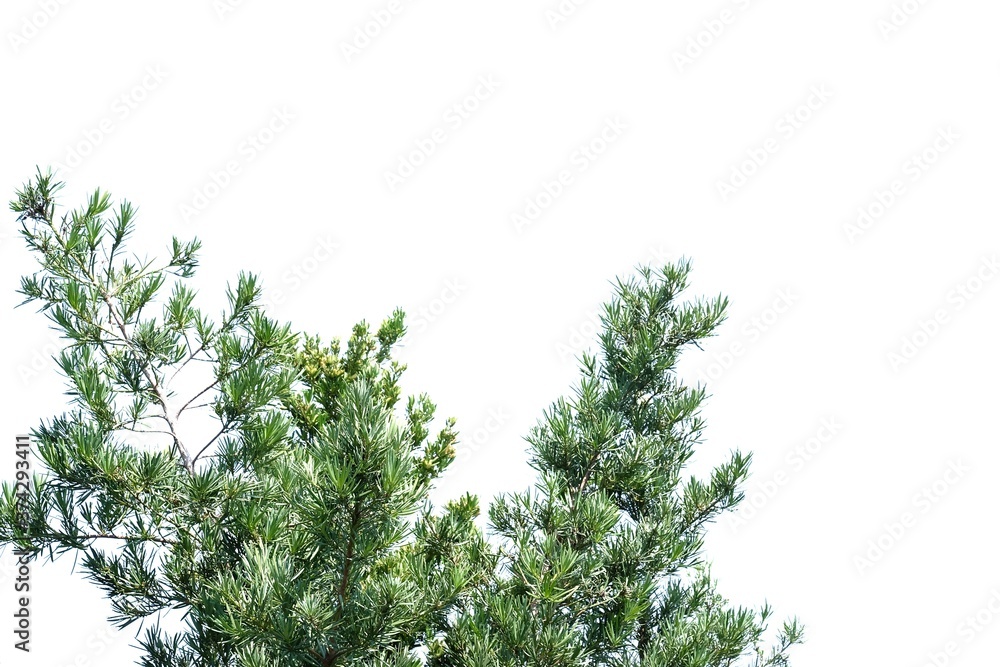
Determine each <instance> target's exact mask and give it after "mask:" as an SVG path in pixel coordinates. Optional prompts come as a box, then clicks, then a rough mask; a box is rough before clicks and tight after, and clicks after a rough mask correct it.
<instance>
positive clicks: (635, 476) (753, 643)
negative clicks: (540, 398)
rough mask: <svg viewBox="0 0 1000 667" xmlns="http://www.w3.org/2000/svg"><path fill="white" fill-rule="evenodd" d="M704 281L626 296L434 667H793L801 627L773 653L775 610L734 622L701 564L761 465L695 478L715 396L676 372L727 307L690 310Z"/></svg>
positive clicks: (502, 521) (680, 277)
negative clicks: (691, 292)
mask: <svg viewBox="0 0 1000 667" xmlns="http://www.w3.org/2000/svg"><path fill="white" fill-rule="evenodd" d="M690 270H691V265H690V262H688V261H685V260H682V261H680V262H678V263H676V264H672V265H668V266H666V267H665V268H663V269H662V270H657V271H654V270H652V269H650V268H648V267H643V268H641V269H640V271H639V275H638V276H637V277H635V278H633V279H631V280H628V281H618V282H617V284H616V286H615V293H614V296H613V298H612V299H611V300H610V301H609V302H608V303H607V304H606V305H605V307H604V312H603V313H602V315H601V322H602V333H601V336H600V355H599V357H597V356H592V355H584V356H583V359H582V362H581V376H582V377H581V379H580V382H579V384H578V385H577V386H576V388H575V390H574V392H573V394H572V396H571V397H569V398H560V399H559V400H557V401H556V402H555V403H554V404H553V405H552V406H551V407H550V408H549V409H548V411H547V412H546V413H545V415H544V417H543V418H542V419H541V420H540V422H539V423H538V425H537V426H536V427H535V428H534V430H533V432H532V433H531V435H530V437H529V438H528V441H529V443H530V446H531V447H530V452H531V464H532V466H533V467H534V468H535V469H536V470H537V471H538V481H537V483H536V485H535V489H534V490H533V492H526V493H520V494H511V495H507V496H505V497H501V498H499V499H497V501H496V502H495V503H494V504H493V506H492V508H491V510H490V519H491V524H492V527H493V529H494V531H495V534H496V536H497V537H498V538H499V543H500V544H499V548H498V550H499V554H500V556H501V558H500V561H499V563H498V565H499V567H498V568H497V570H496V576H495V577H494V578H493V580H492V581H491V582H490V585H489V586H486V587H482V588H480V589H477V590H476V592H475V594H474V595H473V596H472V600H471V603H469V604H467V605H463V606H462V609H461V611H460V613H459V615H458V616H457V617H456V620H455V621H454V623H453V626H452V628H451V629H450V632H449V634H448V638H447V641H446V642H439V643H437V644H435V645H434V646H433V656H434V659H433V660H432V662H431V664H432V665H435V666H436V667H458V666H462V667H473V666H475V667H486V666H487V665H490V666H498V665H503V666H507V665H510V666H514V665H531V666H537V667H543V666H544V667H569V666H571V665H572V666H578V665H606V666H609V667H610V666H613V667H639V666H642V667H653V666H654V665H655V666H657V667H710V666H711V667H715V666H729V665H742V664H746V665H753V666H754V667H767V666H784V665H787V650H788V649H789V648H790V647H791V646H792V645H793V644H796V643H799V642H800V641H801V639H802V628H801V627H800V626H799V624H798V623H797V621H795V620H792V621H790V622H786V623H785V624H784V626H783V628H782V630H781V631H780V633H779V636H778V638H777V644H776V645H775V646H773V647H771V648H770V649H769V650H768V648H767V647H766V646H764V644H763V641H762V640H763V637H764V634H765V631H766V629H767V621H768V618H769V617H770V615H771V609H770V607H769V606H768V605H767V604H765V605H764V606H763V607H762V608H761V609H760V610H759V611H756V610H753V609H746V608H736V609H734V608H731V607H729V606H728V605H727V603H726V601H725V600H724V599H723V598H722V597H721V596H720V595H719V594H718V593H717V592H716V587H715V582H714V581H713V580H712V579H711V576H710V571H709V568H708V566H707V564H706V562H705V561H704V560H703V559H702V556H701V551H702V545H703V539H704V532H705V528H706V526H707V524H708V523H710V522H711V521H712V520H713V519H714V518H716V517H718V515H719V514H720V513H722V512H725V511H727V510H730V509H732V508H733V507H734V506H735V505H736V504H737V503H738V502H739V501H740V500H741V499H742V497H743V494H742V493H741V492H740V491H739V490H738V489H739V486H740V484H741V483H742V482H743V481H744V480H745V479H746V477H747V475H748V471H749V464H750V458H749V456H744V455H742V454H740V453H738V452H735V453H733V454H732V457H731V459H730V460H729V461H728V462H727V463H725V464H723V465H721V466H718V467H717V468H716V469H715V470H714V471H713V472H712V475H711V478H710V479H709V480H707V481H702V480H698V479H695V478H693V477H692V478H689V479H687V480H685V479H683V478H682V472H683V469H684V467H685V464H686V463H687V462H688V461H689V460H690V459H691V457H692V455H693V454H694V453H695V448H696V446H697V445H698V443H699V442H700V440H701V435H702V432H703V429H704V423H703V420H702V418H701V417H700V416H699V409H700V406H701V404H702V402H703V401H704V399H705V388H704V387H696V388H692V387H688V386H686V385H685V384H684V383H683V382H682V381H681V380H680V379H679V378H678V376H677V374H676V371H675V367H676V363H677V360H678V357H679V355H680V353H681V351H682V350H683V349H684V348H685V347H687V346H690V345H698V341H699V340H702V339H704V338H706V337H708V336H710V335H712V333H713V331H714V330H715V328H716V327H717V326H718V325H719V324H720V323H721V322H722V321H723V319H724V317H725V310H726V306H727V301H726V300H725V299H723V298H716V299H712V300H695V301H691V302H684V303H679V302H678V295H679V294H680V293H681V292H682V291H683V290H684V289H685V287H686V286H687V282H688V275H689V273H690Z"/></svg>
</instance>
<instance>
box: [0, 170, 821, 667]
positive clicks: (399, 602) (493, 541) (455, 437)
mask: <svg viewBox="0 0 1000 667" xmlns="http://www.w3.org/2000/svg"><path fill="white" fill-rule="evenodd" d="M61 187H62V183H60V182H58V181H57V180H55V177H54V175H53V174H52V173H51V172H48V173H43V172H41V171H39V172H38V174H37V175H36V176H35V177H34V178H33V179H32V180H31V181H29V182H28V183H27V184H25V185H24V187H23V188H21V189H20V190H19V191H18V192H17V193H16V197H15V199H14V200H13V201H12V202H11V208H12V210H13V211H14V212H15V213H16V214H17V221H18V222H19V223H20V233H21V235H22V237H23V238H24V241H25V243H26V245H27V247H28V249H29V250H30V251H31V252H32V253H33V254H34V255H35V257H36V259H37V260H38V269H37V271H36V272H34V273H33V274H32V275H29V276H25V277H24V278H23V279H22V281H21V286H20V292H21V294H23V295H24V297H25V303H33V304H35V305H37V306H38V307H39V309H40V310H41V312H43V313H44V314H45V316H46V317H47V318H48V319H49V320H50V322H51V324H52V326H53V327H54V328H55V329H57V330H58V331H59V332H61V335H62V337H63V338H64V340H65V349H64V350H63V351H62V352H61V354H60V355H59V356H58V366H59V369H60V371H61V373H62V374H63V375H64V376H65V378H66V382H67V393H68V396H69V398H70V401H69V405H68V406H67V410H66V412H64V413H63V414H59V415H56V416H53V417H52V418H50V419H47V420H45V421H43V423H41V424H40V425H39V426H37V427H36V428H35V429H34V431H33V436H34V441H35V443H36V444H37V455H38V457H39V458H40V459H41V462H42V464H43V467H44V474H42V475H37V476H36V477H35V479H34V480H33V485H32V491H31V494H30V495H28V496H25V495H24V494H21V495H18V494H17V493H16V492H15V489H14V487H13V486H12V485H11V484H9V483H5V484H4V486H3V497H2V499H0V544H4V545H14V546H16V547H17V548H19V549H22V550H24V551H26V552H27V553H29V554H30V555H31V556H32V557H42V558H45V559H50V560H51V559H56V558H58V557H60V556H62V555H64V554H67V553H74V554H78V555H80V556H81V563H82V566H83V571H84V572H85V573H86V576H87V577H88V578H89V579H90V580H91V581H93V582H94V583H95V584H96V585H98V586H99V587H100V588H101V589H102V590H103V591H104V593H105V594H106V596H107V598H108V600H109V601H110V605H111V609H112V610H113V611H112V616H111V618H110V622H112V623H114V624H115V625H117V626H119V627H126V626H130V625H132V624H135V625H136V627H138V628H141V631H140V632H139V633H138V634H137V637H138V642H139V647H140V648H141V651H142V657H141V660H140V663H139V664H141V665H143V666H144V667H168V666H169V667H229V666H236V665H242V666H245V667H265V666H267V667H273V666H275V665H278V666H281V667H284V666H288V667H293V666H294V667H298V666H310V667H313V666H324V667H331V666H333V665H373V666H375V665H379V666H383V665H384V666H394V667H417V666H421V665H430V666H435V667H487V666H490V667H493V666H511V667H513V666H515V665H516V666H537V667H561V666H567V667H568V666H571V665H572V666H581V667H582V666H598V665H606V666H609V667H611V666H614V667H633V666H634V667H640V666H641V667H646V666H650V667H651V666H653V665H656V666H667V667H675V666H676V667H715V666H720V667H721V666H730V665H733V666H735V665H749V666H753V667H769V666H783V665H787V663H788V649H789V648H790V647H791V646H792V645H794V644H796V643H799V642H800V641H801V640H802V629H801V627H800V626H799V624H798V623H797V621H795V620H792V621H788V622H786V623H784V625H783V626H782V627H781V628H780V629H779V630H778V631H777V632H776V633H774V635H775V636H774V637H772V638H769V637H767V635H768V633H767V628H768V623H769V618H770V615H771V610H770V607H769V606H768V605H767V604H764V605H763V606H762V607H761V608H759V609H749V608H743V607H732V606H731V605H730V604H729V603H728V602H727V601H726V600H725V599H723V597H722V596H721V595H720V594H719V593H718V592H717V590H716V584H715V582H714V580H713V579H712V578H711V575H710V571H709V568H708V565H707V562H706V561H705V560H704V557H703V554H702V550H703V541H704V535H705V530H706V528H707V526H708V525H709V524H710V523H711V522H712V521H713V520H714V519H715V518H717V517H718V516H719V515H720V514H721V513H723V512H726V511H728V510H731V509H732V508H733V507H734V506H735V505H736V504H737V503H738V502H739V501H740V500H741V499H742V493H741V491H740V490H739V489H740V486H741V484H742V483H743V482H744V480H745V479H746V477H747V475H748V472H749V463H750V457H749V456H748V455H743V454H740V453H739V452H734V453H733V454H732V456H731V458H730V460H728V461H727V462H725V463H724V464H722V465H720V466H718V467H717V468H715V469H714V471H713V472H712V473H711V475H710V476H709V478H708V479H705V480H700V479H696V478H694V477H685V475H684V469H685V466H686V464H687V463H688V462H689V461H690V459H691V457H692V456H693V455H694V454H695V451H696V448H697V446H698V445H699V443H700V442H701V439H702V434H703V431H704V428H705V425H704V423H703V420H702V418H701V416H700V407H701V405H702V403H703V401H704V400H705V397H706V393H705V392H706V390H705V387H703V386H694V387H692V386H688V385H686V384H685V383H684V382H683V381H682V379H681V378H680V377H679V376H678V374H677V372H676V364H677V361H678V358H679V355H680V354H681V352H682V351H683V350H684V349H686V348H688V347H690V346H697V345H698V342H699V341H700V340H702V339H704V338H706V337H708V336H711V335H713V332H714V331H715V329H716V327H718V325H719V324H720V323H721V322H722V321H723V320H724V318H725V310H726V305H727V302H726V300H725V299H724V298H721V297H717V298H712V299H693V300H689V301H681V300H680V299H679V295H680V293H681V292H682V291H683V290H684V289H685V288H686V287H687V283H688V276H689V273H690V270H691V265H690V262H688V261H686V260H680V261H678V262H676V263H673V264H668V265H666V266H662V267H639V269H638V270H637V273H636V274H635V275H634V276H632V277H630V278H627V279H621V280H618V281H617V282H615V283H614V284H613V294H612V296H611V298H610V299H609V300H608V302H607V303H606V304H605V307H604V311H603V313H602V318H601V321H602V331H601V334H600V337H599V340H598V341H597V351H596V353H594V354H585V355H583V357H582V359H581V362H580V380H579V382H578V383H577V385H576V386H575V387H574V388H573V390H572V391H571V392H570V394H569V395H567V396H566V397H563V398H559V399H557V400H556V401H555V402H554V403H553V404H552V405H551V407H550V408H549V409H548V410H546V411H545V413H544V414H543V416H542V417H541V419H540V420H539V422H538V424H537V426H535V427H534V429H532V431H531V433H530V434H529V435H528V437H527V440H528V443H529V445H530V448H529V452H530V462H531V465H532V466H533V467H534V468H535V469H536V470H537V482H536V484H535V486H534V488H533V489H531V490H528V491H525V492H513V493H510V494H506V495H503V496H501V497H499V498H497V499H495V500H494V501H493V502H492V503H491V504H490V505H489V508H488V522H486V523H487V527H486V528H485V529H484V528H483V527H482V526H481V524H482V523H483V522H482V521H480V520H479V515H480V508H479V501H478V499H477V498H476V497H475V496H473V495H469V494H467V495H464V496H462V497H460V498H457V499H455V500H453V501H451V502H449V503H447V504H446V505H445V506H444V507H442V508H434V507H433V506H432V505H431V503H430V501H429V493H430V491H431V489H432V488H433V485H434V483H435V481H436V480H437V479H438V478H439V477H440V475H441V474H442V472H443V471H444V470H445V469H446V468H447V467H448V466H449V464H451V463H452V461H453V460H454V458H455V446H456V444H457V443H458V441H459V438H460V433H459V431H458V429H457V425H456V423H455V422H454V420H451V419H448V420H444V422H443V423H439V420H438V419H436V417H435V414H436V407H435V405H434V403H433V402H432V401H431V399H430V398H429V397H428V396H427V395H423V394H421V395H417V396H409V397H406V398H404V397H403V396H402V390H401V387H400V378H401V376H402V373H403V372H404V370H405V367H404V366H403V365H402V364H400V363H399V362H398V361H396V360H394V359H393V347H394V345H395V344H396V343H397V342H398V341H399V340H400V339H401V337H402V336H403V335H404V334H405V331H406V328H405V320H404V314H403V313H402V312H401V311H398V310H397V311H396V312H394V313H392V314H391V315H390V316H388V317H387V318H386V319H385V320H384V321H383V322H382V323H381V324H380V325H379V326H378V327H377V328H375V327H371V326H369V325H368V324H367V323H365V322H361V323H359V324H357V325H356V326H355V327H354V328H353V330H352V332H351V334H350V336H349V337H348V338H347V339H346V342H344V343H343V344H342V343H341V341H340V340H339V339H337V338H332V339H329V340H327V339H324V338H322V337H320V336H314V335H307V334H304V333H302V332H299V331H297V330H295V329H294V328H293V327H292V325H291V324H288V323H282V322H279V321H278V320H276V319H274V318H272V317H270V316H269V314H268V313H267V312H266V311H265V309H264V308H263V306H262V305H261V303H260V296H261V287H260V285H259V281H258V279H257V278H256V277H255V276H254V275H251V274H247V273H242V274H240V275H239V276H237V278H236V279H235V281H234V282H233V283H232V284H231V285H230V287H229V288H228V290H227V293H226V301H227V307H226V308H225V309H224V310H223V312H221V313H220V314H219V315H218V316H211V315H210V314H208V313H206V312H204V311H203V310H201V309H200V308H199V307H198V306H197V305H196V304H197V303H198V294H197V291H196V290H195V289H194V287H193V286H192V285H193V283H194V279H195V273H196V269H197V266H198V253H199V251H200V249H201V244H200V242H199V241H197V240H192V241H182V240H178V239H177V238H174V239H173V241H172V243H171V244H170V247H169V248H168V249H167V253H166V257H167V259H165V260H160V261H157V260H150V259H145V258H143V257H141V256H139V255H136V254H133V253H130V252H128V251H127V246H128V243H127V242H128V240H129V237H130V236H131V235H132V234H133V232H134V230H135V225H136V218H137V214H136V209H135V208H134V207H133V206H132V205H131V204H130V203H128V202H127V201H122V202H120V203H117V204H114V203H113V202H112V199H111V197H110V195H109V194H108V193H106V192H103V191H100V190H97V191H95V192H94V193H93V194H92V195H91V196H89V197H88V199H87V201H86V202H84V204H83V205H82V206H81V207H80V208H77V209H73V210H70V211H62V210H58V211H57V205H56V195H57V193H58V191H59V190H60V188H61ZM189 424H196V425H198V428H197V429H192V427H191V426H189ZM205 424H212V425H213V426H212V427H211V428H205V427H204V425H205ZM201 431H203V432H201ZM193 433H196V434H193ZM138 443H142V444H141V445H140V444H138ZM164 614H166V615H167V616H166V617H170V614H174V615H175V617H179V618H182V619H183V626H181V628H180V629H177V628H170V627H166V625H165V624H161V623H160V619H161V618H163V617H164ZM167 625H169V624H167Z"/></svg>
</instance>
